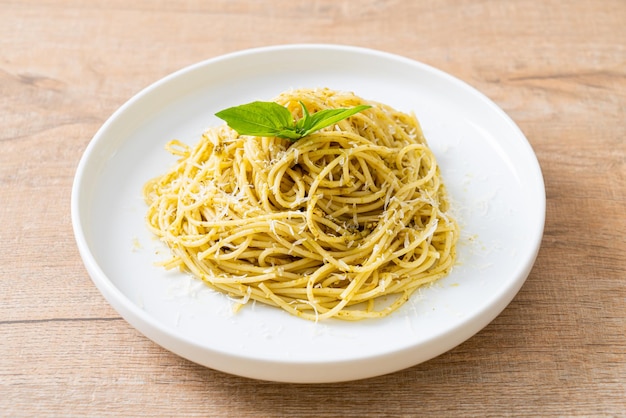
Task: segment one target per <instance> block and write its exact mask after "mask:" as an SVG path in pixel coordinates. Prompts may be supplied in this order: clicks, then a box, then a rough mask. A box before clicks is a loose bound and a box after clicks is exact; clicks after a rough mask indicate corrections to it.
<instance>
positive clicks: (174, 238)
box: [143, 89, 458, 320]
mask: <svg viewBox="0 0 626 418" xmlns="http://www.w3.org/2000/svg"><path fill="white" fill-rule="evenodd" d="M275 101H276V102H277V103H279V104H282V105H284V106H285V107H287V108H288V109H289V110H290V111H291V112H292V114H293V115H294V118H296V119H297V118H300V117H302V113H301V112H302V109H301V106H300V104H299V102H302V103H303V104H304V105H305V106H306V108H307V109H308V111H309V112H310V113H311V114H313V113H314V112H316V111H320V110H323V109H327V108H339V107H349V106H356V105H360V104H368V105H371V106H372V107H371V108H369V109H367V110H365V111H363V112H361V113H358V114H356V115H353V116H351V117H349V118H348V119H345V120H342V121H340V122H338V123H337V124H336V125H334V126H331V127H328V128H325V129H323V130H321V131H318V132H315V133H313V134H311V135H308V136H306V137H304V138H302V139H300V140H298V141H296V142H293V143H292V142H291V141H289V140H287V139H281V138H275V137H254V136H244V135H239V134H238V133H237V132H235V131H234V130H232V129H231V128H229V127H228V126H226V125H221V126H217V127H213V128H210V129H208V130H207V131H206V132H204V134H203V135H202V139H201V140H200V141H199V142H198V143H197V144H196V145H195V146H193V147H190V146H187V145H184V144H183V143H181V142H180V141H177V140H173V141H170V142H169V143H168V145H167V147H166V148H167V149H168V151H169V152H171V153H172V154H174V155H175V156H178V157H179V160H178V162H177V163H176V164H175V165H174V166H173V167H172V168H171V170H170V171H168V172H167V173H165V174H164V175H162V176H160V177H157V178H155V179H152V180H150V181H148V182H147V183H146V185H145V187H144V192H143V193H144V197H145V200H146V202H147V204H148V205H149V209H148V212H147V224H148V227H149V228H150V230H151V231H152V232H153V233H154V234H156V235H157V236H158V237H159V238H160V239H161V240H162V241H164V242H165V243H166V244H167V245H168V247H169V248H170V250H171V253H172V257H171V259H169V260H167V261H165V262H163V263H162V264H163V266H164V267H165V268H168V269H172V268H180V269H181V270H183V271H185V272H189V273H191V274H193V275H194V276H196V277H198V278H200V279H202V280H203V281H204V282H206V283H207V284H208V285H209V286H210V287H212V288H214V289H216V290H218V291H221V292H224V293H226V294H228V295H230V296H231V297H233V298H236V300H237V304H238V305H237V306H241V305H243V304H245V303H247V302H248V301H252V300H254V301H259V302H263V303H265V304H269V305H273V306H277V307H280V308H282V309H284V310H285V311H287V312H289V313H291V314H293V315H296V316H299V317H303V318H306V319H310V320H322V319H326V318H331V317H334V318H339V319H345V320H359V319H363V318H372V317H382V316H386V315H388V314H389V313H391V312H393V311H394V310H396V309H398V308H399V307H400V306H401V305H402V304H403V303H404V302H406V301H407V300H408V299H409V297H410V295H411V294H412V293H413V292H414V291H415V290H416V289H417V288H419V287H420V286H423V285H426V284H428V283H432V282H434V281H436V280H438V279H440V278H442V277H444V276H445V275H447V274H448V273H449V271H450V269H451V268H452V265H453V263H454V259H455V244H456V241H457V237H458V227H457V224H456V222H455V221H454V219H452V218H451V216H450V215H449V214H448V209H449V203H448V200H447V195H446V191H445V187H444V185H443V183H442V181H441V178H440V174H439V168H438V166H437V163H436V161H435V157H434V155H433V153H432V152H431V150H430V149H429V148H428V145H427V143H426V140H425V138H424V136H423V134H422V131H421V128H420V126H419V123H418V121H417V119H416V118H415V117H414V116H413V115H409V114H405V113H402V112H399V111H397V110H394V109H393V108H391V107H390V106H387V105H385V104H381V103H375V102H368V101H365V100H363V99H361V98H359V97H357V96H355V95H354V94H352V93H344V92H337V91H332V90H329V89H311V90H309V89H301V90H294V91H289V92H285V93H282V94H281V95H279V96H278V97H277V98H276V99H275Z"/></svg>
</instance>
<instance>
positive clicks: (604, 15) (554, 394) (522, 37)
mask: <svg viewBox="0 0 626 418" xmlns="http://www.w3.org/2000/svg"><path fill="white" fill-rule="evenodd" d="M300 42H319V43H344V44H351V45H358V46H365V47H371V48H375V49H381V50H385V51H389V52H392V53H397V54H401V55H404V56H407V57H409V58H413V59H416V60H419V61H422V62H425V63H427V64H430V65H433V66H435V67H437V68H440V69H442V70H444V71H446V72H449V73H451V74H453V75H455V76H457V77H459V78H461V79H462V80H464V81H466V82H468V83H470V84H472V85H473V86H475V87H476V88H478V89H479V90H481V91H483V92H484V93H485V94H487V95H488V96H489V97H490V98H491V99H493V100H494V101H495V102H496V103H497V104H499V105H500V106H501V107H502V108H503V109H504V110H505V111H506V112H507V113H508V114H509V115H510V116H511V117H512V118H513V119H514V120H515V121H516V122H517V123H518V125H519V126H520V128H521V129H522V130H523V131H524V133H525V134H526V135H527V137H528V139H529V141H530V143H531V145H532V146H533V148H534V150H535V152H536V153H537V156H538V158H539V161H540V164H541V167H542V170H543V174H544V178H545V183H546V195H547V213H546V227H545V235H544V239H543V243H542V248H541V251H540V253H539V256H538V258H537V262H536V265H535V267H534V269H533V271H532V273H531V274H530V276H529V278H528V280H527V282H526V284H525V285H524V287H523V288H522V290H521V291H520V293H519V294H518V295H517V297H516V298H515V299H514V301H513V302H512V303H511V304H510V305H509V307H508V308H507V309H506V310H505V311H504V312H503V313H502V314H501V315H500V316H499V317H498V318H496V320H494V321H493V322H492V323H491V324H490V325H489V326H487V327H486V328H485V329H484V330H482V331H481V332H480V333H478V334H477V335H476V336H474V337H473V338H471V339H470V340H468V341H467V342H465V343H463V344H461V345H460V346H458V347H457V348H455V349H453V350H451V351H450V352H448V353H445V354H443V355H441V356H439V357H438V358H435V359H433V360H431V361H429V362H427V363H424V364H420V365H417V366H414V367H412V368H409V369H407V370H404V371H401V372H398V373H394V374H391V375H387V376H381V377H378V378H374V379H368V380H364V381H357V382H348V383H342V384H332V385H286V384H278V383H270V382H258V381H252V380H247V379H243V378H239V377H235V376H230V375H226V374H223V373H220V372H216V371H212V370H209V369H206V368H203V367H200V366H197V365H195V364H193V363H191V362H189V361H186V360H184V359H181V358H179V357H177V356H175V355H173V354H171V353H169V352H167V351H165V350H163V349H161V348H160V347H158V346H157V345H155V344H153V343H152V342H150V341H149V340H147V339H146V338H145V337H143V336H142V335H141V334H139V333H138V332H137V331H135V330H134V329H133V328H132V327H130V325H128V324H127V323H126V322H125V321H124V320H122V319H121V318H120V317H119V315H118V314H117V313H116V312H115V311H114V310H113V309H112V308H111V307H110V306H109V305H108V304H107V303H106V302H105V301H104V299H103V298H102V297H101V296H100V294H99V293H98V291H97V290H96V289H95V287H94V286H93V284H92V283H91V281H90V279H89V278H88V276H87V273H86V271H85V269H84V267H83V265H82V262H81V260H80V257H79V255H78V252H77V249H76V245H75V243H74V238H73V235H72V228H71V221H70V209H69V204H70V191H71V186H72V181H73V176H74V172H75V170H76V165H77V163H78V160H79V159H80V157H81V155H82V153H83V151H84V149H85V147H86V145H87V143H88V142H89V140H90V138H91V137H92V136H93V135H94V133H95V132H96V131H97V129H98V128H99V127H100V125H101V124H102V123H103V122H104V121H105V120H106V119H107V118H108V117H109V116H110V115H111V113H112V112H113V111H114V110H115V109H117V108H118V107H119V106H121V105H122V104H123V103H124V102H125V101H126V100H127V99H128V98H130V97H131V96H132V95H133V94H135V93H136V92H138V91H139V90H140V89H142V88H143V87H145V86H147V85H148V84H150V83H152V82H154V81H156V80H158V79H160V78H161V77H163V76H165V75H167V74H169V73H171V72H173V71H175V70H177V69H180V68H182V67H185V66H187V65H189V64H192V63H195V62H198V61H201V60H204V59H207V58H211V57H214V56H216V55H219V54H222V53H227V52H231V51H235V50H240V49H245V48H250V47H256V46H263V45H273V44H284V43H300ZM0 51H1V53H0V126H1V127H2V129H0V196H2V205H0V223H1V224H2V229H1V230H0V268H1V269H0V271H1V276H0V335H1V336H2V343H1V344H0V415H1V416H106V415H119V416H138V415H141V416H145V417H149V416H212V417H230V416H237V417H247V416H250V417H253V416H254V417H258V416H304V417H309V416H310V417H325V416H328V417H331V416H345V417H362V416H422V415H423V416H427V415H428V416H557V415H558V416H624V415H625V414H626V413H625V411H626V401H625V398H626V319H625V318H626V287H625V283H626V238H625V237H626V209H625V208H626V124H625V123H624V121H625V120H626V2H624V1H622V0H612V1H611V0H599V1H595V0H576V1H569V2H557V1H539V0H527V1H521V0H519V1H506V2H499V1H489V0H477V1H455V0H442V1H436V2H431V1H410V0H395V1H394V0H387V1H385V0H364V1H359V2H357V1H354V2H350V1H336V0H316V1H301V0H290V1H288V0H268V1H266V2H246V1H239V0H218V1H212V2H202V1H192V0H188V1H148V0H138V1H133V2H129V1H120V0H113V1H82V0H69V1H61V0H21V1H2V0H0Z"/></svg>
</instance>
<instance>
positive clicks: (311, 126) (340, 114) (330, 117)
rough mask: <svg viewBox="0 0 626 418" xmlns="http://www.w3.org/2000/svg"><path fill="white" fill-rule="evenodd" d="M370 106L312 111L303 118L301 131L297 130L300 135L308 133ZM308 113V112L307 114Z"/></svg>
mask: <svg viewBox="0 0 626 418" xmlns="http://www.w3.org/2000/svg"><path fill="white" fill-rule="evenodd" d="M370 107H372V106H369V105H360V106H355V107H351V108H349V109H324V110H320V111H319V112H316V113H313V114H312V115H310V116H309V117H308V118H306V119H305V121H304V123H303V125H304V126H303V127H302V131H301V132H298V133H299V134H301V135H302V136H307V135H310V134H311V133H313V132H315V131H319V130H320V129H323V128H326V127H327V126H331V125H334V124H335V123H337V122H339V121H341V120H343V119H346V118H348V117H350V116H352V115H354V114H356V113H359V112H361V111H363V110H365V109H369V108H370ZM307 115H308V114H307Z"/></svg>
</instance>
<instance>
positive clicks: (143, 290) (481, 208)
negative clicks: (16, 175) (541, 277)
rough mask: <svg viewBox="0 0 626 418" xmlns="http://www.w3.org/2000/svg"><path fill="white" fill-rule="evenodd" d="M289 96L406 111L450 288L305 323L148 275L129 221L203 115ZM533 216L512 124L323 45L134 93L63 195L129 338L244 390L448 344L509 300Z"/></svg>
mask: <svg viewBox="0 0 626 418" xmlns="http://www.w3.org/2000/svg"><path fill="white" fill-rule="evenodd" d="M298 87H311V88H312V87H329V88H331V89H336V90H347V91H353V92H354V93H356V94H357V95H359V96H361V97H364V98H366V99H371V100H376V101H380V102H384V103H387V104H389V105H391V106H393V107H395V108H397V109H399V110H403V111H406V112H411V111H414V112H415V114H416V115H417V116H418V118H419V120H420V121H421V123H422V126H423V129H424V133H425V135H426V137H427V139H428V141H429V143H430V146H431V148H432V149H433V151H434V152H435V154H436V156H437V158H438V161H439V164H440V166H441V172H442V175H443V178H444V181H445V183H446V185H447V188H448V190H449V193H450V196H451V199H452V201H453V206H454V210H455V213H456V216H457V219H458V221H459V223H460V226H461V228H462V236H461V239H460V242H459V246H458V263H457V266H456V267H455V268H454V270H453V271H452V273H451V274H450V275H449V277H447V278H445V279H444V280H441V281H440V282H438V283H437V284H436V285H434V286H432V287H429V288H425V289H423V290H422V291H420V292H419V294H415V295H414V297H413V298H412V299H411V300H410V302H409V303H407V304H405V305H404V306H403V307H402V308H401V309H400V310H399V311H397V312H395V313H394V314H393V315H391V316H389V317H387V318H384V319H381V320H365V321H360V322H356V323H354V322H342V321H338V320H332V321H327V322H321V323H313V322H309V321H306V320H303V319H299V318H296V317H292V316H289V315H288V314H287V313H285V312H283V311H281V310H279V309H276V308H270V307H266V306H262V305H260V304H255V305H252V306H246V307H245V308H244V309H242V310H241V311H240V312H239V313H237V314H233V313H232V302H231V301H230V300H229V299H228V298H227V297H226V296H224V295H222V294H219V293H216V292H213V291H211V290H209V289H208V288H207V287H206V286H204V285H203V284H202V283H200V282H198V281H196V280H194V279H192V278H190V277H188V276H186V275H184V274H180V273H177V272H175V273H172V272H166V271H164V270H163V269H161V268H159V267H156V266H154V263H155V261H158V260H162V259H164V258H166V255H167V250H166V249H164V248H163V247H162V246H161V244H160V243H159V242H158V241H156V240H155V239H153V238H152V236H151V234H150V233H149V232H148V231H147V229H146V227H145V224H144V214H145V210H146V207H145V204H144V203H143V200H142V196H141V189H142V186H143V184H144V183H145V182H146V180H148V179H149V178H151V177H154V176H156V175H158V174H160V173H162V172H164V171H165V170H166V169H167V168H168V167H169V165H170V164H172V163H173V162H174V157H172V156H170V155H169V154H168V153H167V152H165V151H164V149H163V146H164V144H165V143H166V142H167V141H169V140H170V139H173V138H178V139H180V140H182V141H184V142H187V143H189V144H193V143H195V142H196V141H197V140H198V139H199V138H200V135H201V133H202V132H203V130H204V129H205V128H207V127H209V126H212V125H216V124H219V123H221V121H220V120H218V119H217V118H216V117H215V116H214V113H215V112H216V111H218V110H221V109H224V108H226V107H229V106H233V105H237V104H243V103H247V102H250V101H253V100H270V99H272V98H273V97H275V96H276V95H278V94H279V93H280V92H282V91H284V90H287V89H290V88H298ZM544 215H545V194H544V185H543V179H542V175H541V171H540V168H539V165H538V163H537V159H536V157H535V155H534V153H533V151H532V149H531V147H530V145H529V143H528V142H527V140H526V138H525V137H524V135H523V134H522V133H521V131H520V130H519V129H518V128H517V126H516V125H515V123H514V122H513V121H512V120H511V119H510V118H509V117H508V116H506V115H505V113H504V112H503V111H502V110H500V109H499V108H498V107H497V106H496V105H495V104H494V103H493V102H491V101H490V100H489V99H487V98H486V97H485V96H484V95H482V94H481V93H479V92H478V91H476V90H475V89H473V88H471V87H469V86H468V85H467V84H465V83H463V82H461V81H459V80H458V79H455V78H453V77H451V76H449V75H447V74H445V73H443V72H441V71H438V70H436V69H433V68H431V67H429V66H426V65H423V64H421V63H419V62H415V61H412V60H409V59H406V58H402V57H398V56H395V55H391V54H387V53H383V52H378V51H372V50H368V49H362V48H355V47H346V46H333V45H288V46H277V47H267V48H260V49H253V50H247V51H242V52H237V53H233V54H229V55H225V56H221V57H217V58H214V59H210V60H208V61H205V62H201V63H199V64H196V65H193V66H190V67H188V68H185V69H183V70H181V71H178V72H176V73H174V74H172V75H170V76H168V77H166V78H164V79H162V80H160V81H158V82H156V83H155V84H153V85H151V86H150V87H148V88H146V89H145V90H143V91H141V92H140V93H139V94H137V95H136V96H135V97H133V98H132V99H131V100H129V101H128V102H127V103H126V104H124V105H123V106H122V107H121V108H120V109H119V110H118V111H117V112H115V113H114V114H113V115H112V116H111V118H110V119H109V120H107V122H106V123H105V124H104V125H103V126H102V128H101V129H100V130H99V131H98V132H97V134H96V135H95V137H94V138H93V140H92V141H91V142H90V144H89V146H88V147H87V150H86V151H85V154H84V155H83V157H82V159H81V161H80V164H79V166H78V170H77V173H76V178H75V182H74V186H73V190H72V222H73V227H74V231H75V235H76V241H77V244H78V248H79V250H80V253H81V256H82V258H83V260H84V263H85V266H86V268H87V270H88V272H89V274H90V276H91V277H92V279H93V281H94V283H95V284H96V286H97V287H98V289H99V290H100V291H101V292H102V294H103V295H104V297H105V298H106V299H107V300H108V301H109V303H110V304H111V305H112V306H113V307H114V308H115V309H116V310H117V311H118V312H119V313H120V314H121V315H122V316H123V317H124V318H125V319H126V320H127V321H128V322H129V323H130V324H131V325H133V326H134V327H135V328H137V329H138V330H139V331H140V332H142V333H143V334H144V335H146V336H147V337H148V338H150V339H152V340H153V341H155V342H156V343H157V344H159V345H161V346H163V347H164V348H166V349H168V350H171V351H172V352H174V353H177V354H178V355H180V356H182V357H185V358H187V359H189V360H192V361H194V362H197V363H200V364H202V365H205V366H207V367H211V368H214V369H217V370H221V371H224V372H228V373H232V374H236V375H241V376H247V377H251V378H257V379H264V380H274V381H285V382H334V381H344V380H352V379H360V378H366V377H372V376H377V375H381V374H385V373H390V372H393V371H396V370H400V369H403V368H406V367H409V366H412V365H415V364H418V363H420V362H423V361H426V360H428V359H431V358H433V357H435V356H437V355H439V354H441V353H444V352H445V351H447V350H450V349H451V348H453V347H455V346H456V345H458V344H460V343H462V342H463V341H465V340H466V339H468V338H469V337H471V336H472V335H474V334H475V333H476V332H478V331H479V330H480V329H482V328H483V327H484V326H486V325H487V324H488V323H489V322H490V321H492V320H493V319H494V318H495V317H496V316H497V315H498V314H499V313H500V312H501V311H502V310H503V309H504V308H505V307H506V306H507V305H508V303H509V302H510V301H511V300H512V299H513V297H514V296H515V294H516V293H517V292H518V290H519V289H520V287H521V286H522V284H523V283H524V281H525V280H526V277H527V276H528V274H529V272H530V270H531V267H532V265H533V263H534V260H535V257H536V254H537V251H538V248H539V244H540V241H541V236H542V233H543V225H544Z"/></svg>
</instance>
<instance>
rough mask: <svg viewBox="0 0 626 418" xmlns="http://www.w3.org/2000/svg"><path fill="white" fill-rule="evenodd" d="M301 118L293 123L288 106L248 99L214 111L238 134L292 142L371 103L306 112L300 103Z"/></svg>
mask: <svg viewBox="0 0 626 418" xmlns="http://www.w3.org/2000/svg"><path fill="white" fill-rule="evenodd" d="M300 106H302V118H300V119H299V120H298V121H297V122H296V121H294V120H293V116H292V115H291V112H290V111H289V109H287V108H286V107H284V106H281V105H279V104H278V103H275V102H258V101H257V102H252V103H248V104H244V105H240V106H234V107H229V108H228V109H224V110H221V111H219V112H217V113H216V114H215V116H217V117H218V118H220V119H222V120H224V121H225V122H226V123H227V124H228V126H230V127H231V128H232V129H234V130H235V131H237V132H238V133H239V134H240V135H250V136H276V137H279V138H287V139H290V140H292V141H295V140H298V139H300V138H302V137H303V136H307V135H310V134H311V133H313V132H315V131H317V130H320V129H322V128H325V127H327V126H330V125H333V124H335V123H337V122H339V121H340V120H342V119H345V118H347V117H350V116H352V115H354V114H355V113H359V112H360V111H362V110H365V109H368V108H370V107H371V106H368V105H360V106H355V107H352V108H350V109H325V110H321V111H319V112H316V113H314V114H312V115H311V114H310V113H309V111H308V110H307V108H306V106H305V105H304V103H302V102H300Z"/></svg>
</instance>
